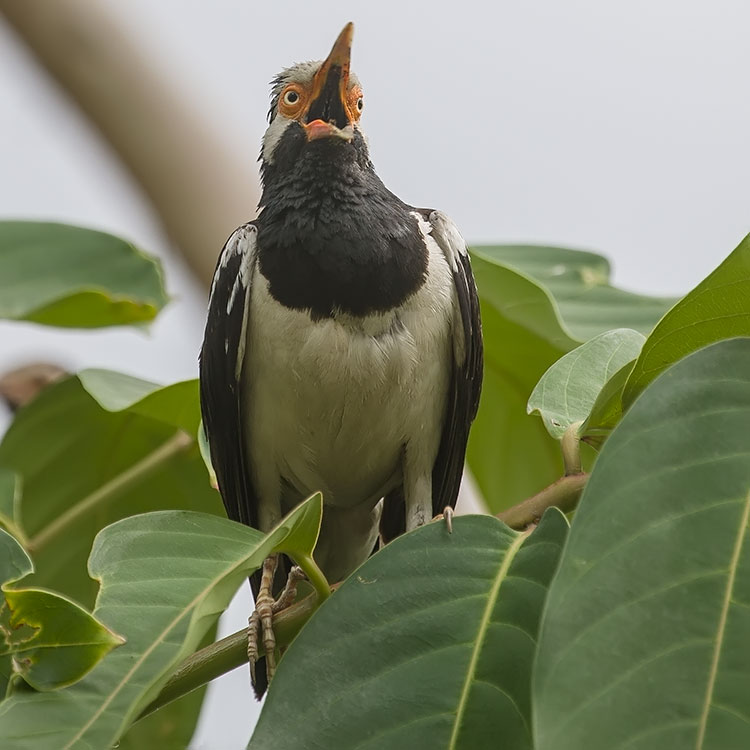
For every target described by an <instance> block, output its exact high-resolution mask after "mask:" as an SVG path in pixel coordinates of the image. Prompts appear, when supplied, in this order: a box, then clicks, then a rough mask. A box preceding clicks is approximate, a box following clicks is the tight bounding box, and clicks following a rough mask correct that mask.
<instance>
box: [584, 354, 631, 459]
mask: <svg viewBox="0 0 750 750" xmlns="http://www.w3.org/2000/svg"><path fill="white" fill-rule="evenodd" d="M634 365H635V359H631V360H630V361H629V362H626V363H625V364H624V365H623V366H622V367H621V368H620V369H619V370H618V371H617V372H616V373H615V374H614V375H613V376H612V377H611V378H610V379H609V380H608V381H607V382H606V383H605V384H604V385H603V386H602V389H601V391H599V395H598V396H597V397H596V401H594V405H593V406H592V407H591V413H590V414H589V416H588V418H587V419H586V421H585V422H584V423H583V424H582V425H581V428H580V429H579V431H578V434H579V435H581V436H583V437H584V439H585V440H586V442H587V443H590V444H591V445H594V446H596V447H601V445H602V444H603V443H604V440H605V439H606V438H607V437H608V436H609V433H610V432H612V430H613V429H614V428H615V427H616V426H617V423H618V422H619V421H620V420H621V419H622V415H623V412H624V407H623V405H622V390H623V388H624V387H625V383H626V382H627V380H628V378H629V377H630V373H631V372H632V371H633V366H634Z"/></svg>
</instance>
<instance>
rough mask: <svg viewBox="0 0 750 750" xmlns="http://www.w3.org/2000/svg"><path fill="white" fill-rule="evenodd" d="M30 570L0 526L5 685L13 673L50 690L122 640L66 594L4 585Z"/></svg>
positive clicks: (0, 649) (0, 644)
mask: <svg viewBox="0 0 750 750" xmlns="http://www.w3.org/2000/svg"><path fill="white" fill-rule="evenodd" d="M32 570H33V565H32V562H31V558H30V557H29V556H28V555H27V554H26V552H25V550H24V549H23V548H22V547H21V545H20V544H19V543H18V542H17V541H16V540H15V539H14V538H13V537H12V536H11V535H10V534H8V533H7V532H5V531H3V530H2V529H0V583H1V584H2V603H1V604H0V662H2V663H3V669H2V672H3V675H2V678H3V680H2V681H3V687H5V684H6V683H7V680H8V679H9V678H10V675H11V673H13V674H17V675H20V676H21V677H23V679H24V680H25V681H26V682H27V683H28V684H29V685H31V686H32V687H33V688H35V689H36V690H53V689H55V688H59V687H62V686H64V685H70V684H72V683H74V682H76V681H77V680H80V679H81V678H82V677H83V676H84V675H85V674H86V673H88V672H89V671H90V670H91V669H92V668H93V667H94V665H95V664H96V663H97V662H99V660H100V659H102V658H103V657H104V656H105V655H106V654H107V653H108V652H109V651H110V650H111V649H112V648H114V647H115V646H117V645H119V644H120V643H122V639H121V638H119V637H117V636H116V635H114V633H112V632H110V631H109V630H108V629H107V628H106V627H104V626H103V625H102V624H101V623H99V622H97V620H95V619H94V618H93V617H92V616H91V615H90V614H89V613H88V612H86V610H84V609H83V608H82V607H79V606H78V605H77V604H75V603H74V602H72V601H70V600H69V599H66V598H65V597H64V596H60V595H59V594H55V593H52V592H50V591H42V590H38V589H12V588H9V587H8V584H9V583H11V582H13V581H17V580H19V579H21V578H24V577H25V576H27V575H28V574H29V573H31V572H32Z"/></svg>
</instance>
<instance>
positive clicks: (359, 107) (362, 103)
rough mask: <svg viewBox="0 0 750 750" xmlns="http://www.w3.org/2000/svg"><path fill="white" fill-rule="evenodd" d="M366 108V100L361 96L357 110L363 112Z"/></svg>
mask: <svg viewBox="0 0 750 750" xmlns="http://www.w3.org/2000/svg"><path fill="white" fill-rule="evenodd" d="M364 106H365V100H364V98H363V97H361V96H360V97H359V99H357V109H358V110H359V111H360V112H361V111H362V109H363V108H364Z"/></svg>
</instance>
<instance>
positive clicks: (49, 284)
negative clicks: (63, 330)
mask: <svg viewBox="0 0 750 750" xmlns="http://www.w3.org/2000/svg"><path fill="white" fill-rule="evenodd" d="M166 302H167V295H166V293H165V291H164V285H163V280H162V272H161V265H160V264H159V261H158V260H156V259H155V258H151V257H149V256H147V255H145V254H144V253H142V252H141V251H140V250H138V249H137V248H136V247H135V246H134V245H132V244H131V243H129V242H126V241H125V240H121V239H120V238H119V237H114V236H112V235H111V234H106V233H105V232H98V231H95V230H92V229H83V228H81V227H74V226H70V225H67V224H54V223H46V222H32V221H2V222H0V318H10V319H11V320H29V321H33V322H36V323H45V324H47V325H55V326H72V327H77V328H96V327H98V326H110V325H123V324H127V323H137V322H143V321H148V320H152V319H153V318H154V317H156V314H157V313H158V312H159V310H160V309H161V308H162V307H164V305H165V304H166Z"/></svg>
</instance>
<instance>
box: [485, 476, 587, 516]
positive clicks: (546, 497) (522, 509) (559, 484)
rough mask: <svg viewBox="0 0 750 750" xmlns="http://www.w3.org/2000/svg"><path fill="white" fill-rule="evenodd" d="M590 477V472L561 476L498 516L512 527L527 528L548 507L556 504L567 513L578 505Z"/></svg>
mask: <svg viewBox="0 0 750 750" xmlns="http://www.w3.org/2000/svg"><path fill="white" fill-rule="evenodd" d="M588 478H589V475H588V474H570V475H568V476H565V477H561V478H560V479H558V480H557V481H556V482H554V483H552V484H551V485H550V486H549V487H545V488H544V489H543V490H542V491H541V492H537V494H536V495H532V496H531V497H529V498H526V500H524V501H522V502H520V503H518V505H514V506H513V507H512V508H507V509H506V510H504V511H501V512H500V513H498V514H497V516H496V518H499V519H500V520H501V521H502V522H503V523H505V524H507V525H508V526H510V527H511V528H512V529H525V528H526V527H527V526H528V525H529V524H532V523H536V522H537V521H539V519H540V518H541V517H542V514H543V513H544V511H545V510H547V508H551V507H553V506H554V507H556V508H559V509H560V510H561V511H563V513H567V512H568V511H571V510H573V509H574V508H575V507H576V505H577V503H578V499H579V498H580V497H581V493H582V492H583V488H584V487H585V486H586V482H587V481H588Z"/></svg>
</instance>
